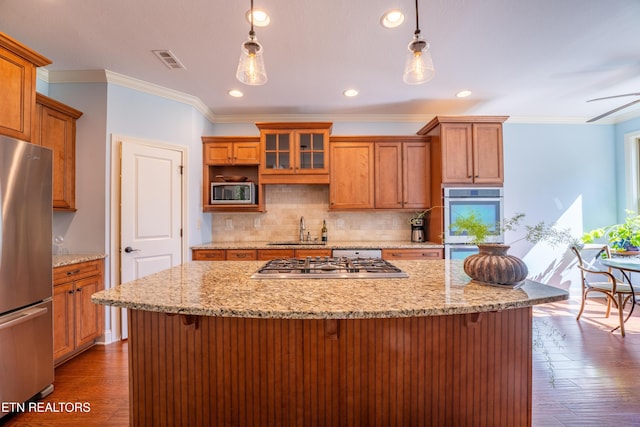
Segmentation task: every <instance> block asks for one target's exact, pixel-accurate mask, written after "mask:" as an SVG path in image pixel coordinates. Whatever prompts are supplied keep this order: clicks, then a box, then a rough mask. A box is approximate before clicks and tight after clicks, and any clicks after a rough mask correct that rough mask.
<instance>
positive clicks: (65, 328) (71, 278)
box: [53, 260, 104, 365]
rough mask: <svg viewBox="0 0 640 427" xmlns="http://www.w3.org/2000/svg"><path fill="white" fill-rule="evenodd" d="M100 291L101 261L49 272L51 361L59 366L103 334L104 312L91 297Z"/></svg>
mask: <svg viewBox="0 0 640 427" xmlns="http://www.w3.org/2000/svg"><path fill="white" fill-rule="evenodd" d="M102 289H104V261H103V260H94V261H87V262H81V263H77V264H72V265H66V266H62V267H56V268H54V269H53V358H54V363H55V364H56V365H59V364H60V363H62V362H64V361H66V360H68V359H70V358H71V357H73V356H75V355H77V354H78V353H80V352H81V351H84V350H86V349H87V348H89V347H91V346H92V345H93V344H95V340H96V338H98V337H100V335H102V333H103V330H104V308H103V306H102V305H98V304H94V303H92V302H91V295H92V294H94V293H95V292H98V291H100V290H102Z"/></svg>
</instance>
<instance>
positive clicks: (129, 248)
mask: <svg viewBox="0 0 640 427" xmlns="http://www.w3.org/2000/svg"><path fill="white" fill-rule="evenodd" d="M139 250H140V249H133V248H132V247H131V246H127V247H126V248H124V251H125V252H126V253H131V252H138V251H139Z"/></svg>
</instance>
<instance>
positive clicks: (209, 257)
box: [191, 249, 226, 261]
mask: <svg viewBox="0 0 640 427" xmlns="http://www.w3.org/2000/svg"><path fill="white" fill-rule="evenodd" d="M191 259H193V260H194V261H224V260H225V259H226V254H225V250H224V249H192V250H191Z"/></svg>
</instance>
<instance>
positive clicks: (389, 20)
mask: <svg viewBox="0 0 640 427" xmlns="http://www.w3.org/2000/svg"><path fill="white" fill-rule="evenodd" d="M403 22H404V14H403V13H402V12H401V11H400V10H399V9H392V10H388V11H386V12H385V13H384V14H383V15H382V17H381V18H380V25H382V26H383V27H385V28H396V27H398V26H400V24H402V23H403Z"/></svg>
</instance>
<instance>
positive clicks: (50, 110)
mask: <svg viewBox="0 0 640 427" xmlns="http://www.w3.org/2000/svg"><path fill="white" fill-rule="evenodd" d="M80 116H82V112H80V111H78V110H76V109H75V108H72V107H69V106H68V105H65V104H63V103H61V102H58V101H56V100H54V99H51V98H49V97H47V96H44V95H42V94H40V93H38V94H36V120H35V122H34V132H33V138H32V140H31V142H33V143H34V144H37V145H42V146H43V147H47V148H50V149H51V150H52V151H53V209H54V210H59V211H75V210H76V120H78V119H79V118H80Z"/></svg>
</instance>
